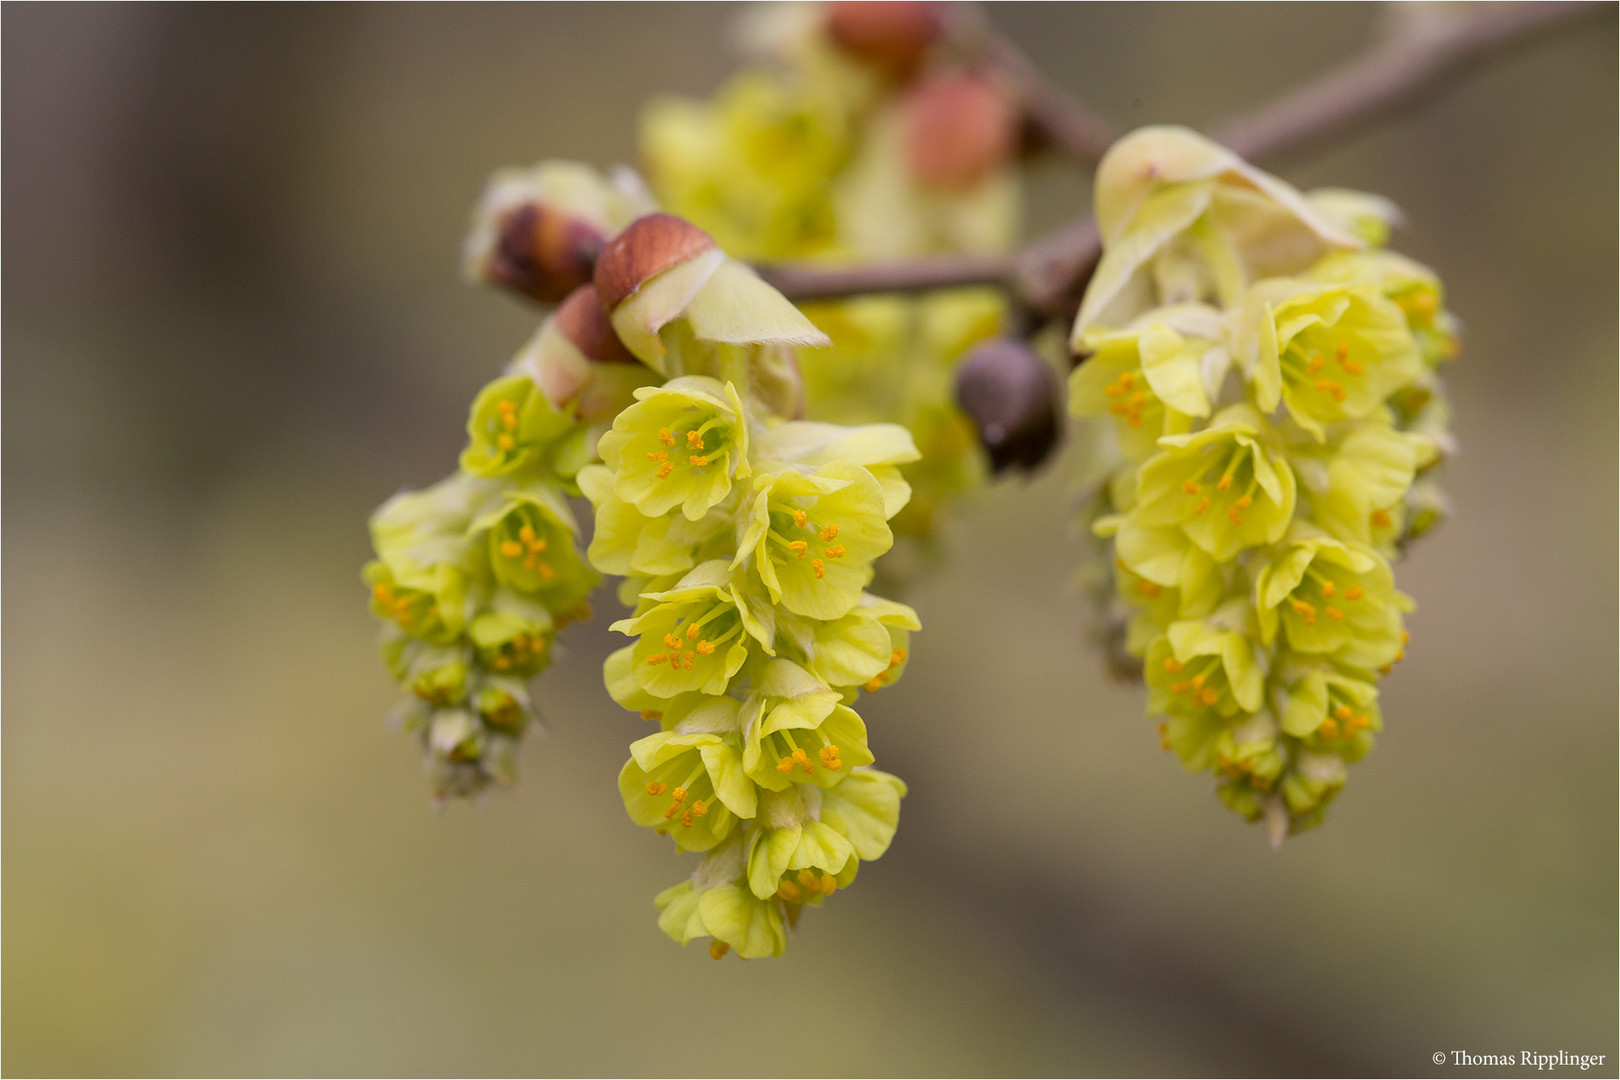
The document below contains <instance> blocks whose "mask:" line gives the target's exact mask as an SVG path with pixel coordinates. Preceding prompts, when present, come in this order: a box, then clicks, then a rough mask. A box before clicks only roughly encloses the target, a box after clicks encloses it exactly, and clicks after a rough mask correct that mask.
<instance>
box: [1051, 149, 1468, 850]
mask: <svg viewBox="0 0 1620 1080" xmlns="http://www.w3.org/2000/svg"><path fill="white" fill-rule="evenodd" d="M1390 215H1391V211H1390V208H1389V207H1388V204H1387V203H1384V202H1383V201H1382V200H1379V199H1376V198H1373V197H1370V196H1358V195H1355V194H1354V193H1350V192H1343V191H1331V192H1323V193H1318V194H1312V195H1305V194H1301V193H1300V192H1298V191H1295V190H1294V189H1293V188H1291V187H1289V186H1287V185H1286V184H1284V183H1283V182H1282V181H1280V180H1277V179H1276V178H1275V177H1271V176H1268V175H1267V174H1265V173H1262V172H1260V171H1259V170H1257V169H1254V168H1253V167H1252V166H1250V165H1248V164H1247V163H1245V162H1243V161H1241V160H1239V159H1237V158H1236V157H1235V156H1233V155H1232V154H1230V153H1229V152H1227V151H1225V150H1224V149H1222V148H1221V147H1219V146H1216V145H1215V144H1213V143H1210V142H1208V141H1207V140H1205V139H1203V138H1201V137H1200V136H1197V135H1195V134H1193V133H1192V132H1190V131H1186V130H1184V129H1180V128H1149V129H1144V130H1143V131H1140V132H1137V133H1136V134H1134V135H1131V136H1129V137H1127V138H1126V139H1124V140H1121V142H1120V143H1119V144H1117V145H1116V146H1115V148H1114V149H1113V150H1112V151H1110V153H1109V155H1108V157H1107V158H1106V159H1105V160H1104V161H1103V164H1102V166H1101V169H1100V171H1099V174H1098V184H1097V217H1098V222H1099V225H1100V227H1101V231H1102V234H1103V239H1104V254H1103V258H1102V261H1101V262H1100V264H1099V266H1098V269H1097V272H1096V275H1095V277H1094V278H1093V280H1092V283H1091V286H1090V288H1089V290H1088V292H1087V295H1086V297H1085V299H1084V302H1083V303H1082V306H1081V310H1080V315H1079V317H1078V319H1077V321H1076V324H1075V329H1074V336H1073V340H1072V345H1073V347H1074V349H1075V352H1076V353H1077V355H1079V356H1081V357H1082V361H1081V363H1080V364H1079V366H1078V367H1077V368H1076V369H1075V371H1074V374H1073V375H1072V376H1071V379H1070V409H1071V411H1072V412H1073V413H1074V414H1075V415H1076V416H1079V417H1081V418H1084V420H1085V421H1086V423H1085V425H1084V427H1085V428H1086V429H1087V431H1086V432H1085V438H1084V439H1083V440H1082V441H1083V443H1084V445H1085V447H1086V453H1085V455H1084V464H1083V469H1084V473H1085V476H1086V478H1087V481H1088V484H1089V487H1090V490H1091V491H1092V492H1093V496H1094V497H1093V498H1092V499H1091V500H1090V502H1089V506H1088V515H1089V518H1090V521H1091V532H1092V533H1093V534H1094V536H1095V537H1096V538H1098V540H1099V543H1098V544H1097V546H1096V549H1095V552H1094V561H1093V562H1092V565H1091V567H1090V569H1089V570H1088V571H1087V573H1086V576H1087V578H1088V579H1089V580H1090V581H1091V582H1092V583H1093V584H1094V586H1095V587H1096V590H1097V592H1098V593H1099V594H1100V595H1102V596H1103V597H1105V599H1104V601H1103V607H1104V610H1105V612H1106V615H1107V617H1108V618H1109V620H1110V621H1111V622H1112V623H1113V624H1114V630H1113V633H1112V637H1113V640H1114V641H1115V642H1116V643H1117V644H1118V646H1119V647H1120V648H1121V649H1122V650H1123V652H1125V653H1126V654H1128V655H1129V656H1130V657H1133V658H1135V660H1136V661H1137V662H1139V663H1140V664H1141V670H1142V671H1143V673H1144V677H1145V679H1146V682H1147V686H1148V691H1149V695H1148V708H1149V712H1150V713H1151V714H1154V715H1157V716H1160V717H1161V718H1162V722H1161V723H1160V725H1159V732H1160V738H1161V742H1162V744H1163V746H1164V748H1165V749H1166V750H1170V751H1173V752H1174V753H1175V754H1176V755H1177V756H1178V757H1179V758H1180V759H1181V761H1182V762H1183V764H1185V765H1186V766H1187V767H1188V768H1189V769H1192V770H1194V771H1199V772H1209V773H1212V774H1213V775H1214V776H1215V778H1216V782H1217V786H1216V792H1217V794H1218V795H1219V796H1220V798H1221V800H1222V801H1223V802H1224V803H1225V804H1226V805H1227V806H1229V807H1231V808H1232V809H1233V810H1235V811H1236V812H1238V813H1239V814H1241V815H1243V816H1244V817H1246V818H1248V819H1249V820H1251V821H1261V820H1263V821H1264V822H1265V823H1266V826H1267V829H1268V831H1269V834H1270V836H1271V838H1272V840H1273V842H1274V843H1275V842H1280V841H1281V839H1282V838H1283V837H1284V836H1285V835H1287V834H1288V833H1291V832H1297V831H1300V830H1303V829H1306V828H1310V827H1312V826H1314V825H1316V824H1318V823H1319V822H1320V821H1321V818H1322V814H1323V811H1324V810H1325V808H1326V806H1327V804H1328V803H1329V801H1331V800H1332V798H1333V797H1334V796H1335V795H1336V794H1337V793H1338V791H1339V790H1340V788H1342V787H1343V785H1344V782H1345V778H1346V772H1347V767H1348V766H1349V765H1350V764H1352V763H1354V762H1355V761H1357V760H1359V759H1360V758H1361V757H1362V756H1364V755H1365V754H1366V753H1367V752H1368V751H1369V750H1370V749H1371V748H1372V745H1373V740H1374V734H1375V733H1376V732H1377V731H1379V730H1381V729H1382V727H1383V718H1382V714H1381V712H1380V710H1379V708H1378V690H1377V684H1378V681H1379V680H1380V679H1381V678H1382V677H1383V676H1384V675H1387V674H1388V673H1389V672H1390V669H1391V666H1392V665H1393V664H1394V663H1395V662H1396V661H1398V660H1400V659H1401V658H1402V657H1403V656H1404V655H1405V648H1406V641H1407V633H1406V630H1405V626H1404V615H1405V614H1407V613H1409V612H1410V611H1411V610H1412V608H1413V605H1412V601H1411V600H1410V599H1409V598H1408V597H1407V596H1406V595H1404V594H1403V593H1401V592H1400V591H1399V590H1397V589H1396V588H1395V578H1394V575H1393V572H1392V570H1391V567H1390V562H1391V560H1392V559H1394V558H1396V557H1397V555H1398V554H1399V552H1400V551H1401V549H1402V548H1403V547H1404V546H1405V544H1406V543H1407V542H1408V541H1410V540H1412V539H1415V538H1416V537H1417V536H1419V535H1421V534H1422V533H1424V532H1426V531H1427V530H1428V529H1429V528H1431V527H1432V526H1433V525H1434V524H1435V523H1436V521H1437V520H1438V519H1439V517H1440V516H1441V514H1442V513H1443V508H1444V499H1443V497H1442V496H1441V495H1440V493H1439V490H1438V487H1437V486H1436V482H1435V480H1434V475H1433V470H1434V467H1435V466H1436V465H1438V464H1439V463H1440V461H1441V460H1442V459H1443V457H1444V456H1445V453H1446V452H1447V451H1448V450H1449V449H1450V447H1451V438H1450V435H1449V433H1448V431H1447V416H1448V413H1447V407H1446V403H1445V397H1444V392H1443V388H1442V386H1441V381H1440V376H1439V374H1438V368H1439V366H1440V365H1441V364H1442V363H1443V362H1444V361H1446V360H1449V359H1451V357H1452V356H1453V355H1454V354H1455V351H1456V325H1455V321H1454V320H1453V318H1452V317H1451V316H1450V315H1449V314H1448V313H1446V311H1445V310H1444V304H1443V296H1442V292H1441V288H1440V283H1439V281H1438V279H1437V278H1436V277H1435V275H1434V274H1433V273H1432V272H1431V271H1429V270H1428V269H1426V268H1424V267H1421V266H1419V265H1417V264H1415V263H1413V262H1410V261H1409V260H1406V259H1404V258H1402V257H1401V256H1399V255H1396V254H1394V253H1392V252H1389V251H1387V250H1384V249H1383V248H1382V247H1381V246H1380V245H1381V244H1382V243H1383V241H1384V239H1385V238H1386V237H1387V234H1388V223H1389V219H1390Z"/></svg>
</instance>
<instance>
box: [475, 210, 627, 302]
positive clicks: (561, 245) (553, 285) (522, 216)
mask: <svg viewBox="0 0 1620 1080" xmlns="http://www.w3.org/2000/svg"><path fill="white" fill-rule="evenodd" d="M494 240H495V243H494V245H493V247H492V248H491V249H490V250H489V251H487V252H486V253H485V254H484V257H483V259H482V260H481V262H480V264H479V266H478V276H479V277H481V278H483V279H484V280H485V281H489V282H492V283H494V284H496V285H503V286H505V287H506V288H509V289H512V290H514V291H516V292H520V293H522V294H523V295H524V296H528V297H531V298H533V299H535V300H540V301H543V302H546V303H550V302H552V301H555V300H561V299H562V298H563V297H565V296H567V295H568V294H569V293H570V292H572V291H573V290H574V289H577V288H579V286H581V285H583V284H585V283H586V282H588V281H590V280H591V267H592V266H593V265H594V264H595V262H596V253H597V252H598V251H600V250H602V244H603V242H604V241H606V240H607V237H606V236H604V235H602V232H601V230H599V229H598V228H597V227H596V226H594V225H592V224H590V223H589V222H585V221H581V220H579V219H578V218H575V217H571V216H569V215H568V214H565V213H563V212H562V211H560V210H557V209H555V208H552V207H548V206H545V205H543V204H541V203H534V202H528V203H522V204H519V205H517V206H514V207H511V208H510V209H508V210H506V211H505V212H503V213H502V214H501V217H500V223H499V225H498V227H497V228H496V231H495V237H494Z"/></svg>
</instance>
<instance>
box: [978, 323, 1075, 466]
mask: <svg viewBox="0 0 1620 1080" xmlns="http://www.w3.org/2000/svg"><path fill="white" fill-rule="evenodd" d="M956 403H957V405H958V406H960V407H961V409H962V411H963V412H965V413H967V415H968V419H970V420H972V421H973V426H974V428H975V429H976V430H977V431H978V433H979V441H980V442H981V443H983V444H984V448H985V450H986V451H987V452H988V453H989V454H990V468H991V470H992V471H993V472H997V473H1000V472H1003V471H1004V470H1006V469H1007V468H1009V467H1010V466H1013V465H1016V466H1018V467H1019V468H1020V469H1022V470H1024V471H1025V472H1029V471H1031V470H1033V469H1034V468H1035V467H1036V466H1038V465H1040V464H1041V462H1043V461H1045V460H1046V459H1047V457H1048V456H1050V454H1051V453H1052V449H1053V447H1055V446H1056V445H1057V442H1058V436H1059V433H1060V431H1061V430H1062V424H1061V418H1060V416H1059V414H1058V407H1059V402H1058V380H1057V374H1056V373H1055V372H1054V371H1053V370H1052V368H1051V366H1050V365H1048V364H1047V363H1046V361H1044V360H1042V359H1041V358H1040V357H1039V356H1037V355H1036V354H1035V352H1034V350H1032V349H1031V348H1030V347H1029V346H1028V345H1026V344H1024V343H1023V342H1021V341H1012V340H1009V339H1006V338H997V339H994V340H992V341H987V342H985V343H984V344H982V345H980V346H978V347H977V348H975V349H974V350H973V351H972V352H970V353H968V355H967V356H966V357H965V358H964V359H963V360H962V363H961V364H960V365H959V366H958V367H957V369H956Z"/></svg>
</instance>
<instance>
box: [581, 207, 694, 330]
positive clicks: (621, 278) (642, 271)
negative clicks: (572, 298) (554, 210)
mask: <svg viewBox="0 0 1620 1080" xmlns="http://www.w3.org/2000/svg"><path fill="white" fill-rule="evenodd" d="M713 247H714V238H713V237H711V236H710V235H709V234H708V233H706V232H704V231H703V230H702V229H700V228H698V227H697V226H696V225H693V224H692V223H691V222H690V221H687V220H686V219H685V218H680V217H676V216H675V215H674V214H648V215H647V216H645V217H640V218H637V219H636V220H635V221H633V222H631V223H630V227H629V228H627V229H625V230H624V232H622V233H620V234H619V235H618V236H616V237H614V238H613V240H612V241H611V242H610V243H609V244H608V245H607V246H606V247H605V248H603V249H602V253H601V255H600V257H599V258H598V259H597V261H596V274H595V283H596V295H597V298H598V299H599V300H600V301H601V303H602V308H603V310H604V311H608V312H611V311H612V310H613V309H614V308H616V307H618V306H619V305H620V304H621V303H623V302H624V300H625V299H626V298H628V297H629V296H631V295H632V294H634V293H635V292H636V291H637V290H638V289H640V288H641V286H642V285H644V284H646V282H647V280H648V279H649V278H651V277H653V276H655V275H657V274H661V273H663V272H664V271H665V270H669V269H671V268H672V267H676V266H679V265H680V264H681V263H684V262H686V261H687V260H689V259H692V258H694V257H696V256H698V255H701V254H703V253H704V252H705V251H708V250H709V249H711V248H713Z"/></svg>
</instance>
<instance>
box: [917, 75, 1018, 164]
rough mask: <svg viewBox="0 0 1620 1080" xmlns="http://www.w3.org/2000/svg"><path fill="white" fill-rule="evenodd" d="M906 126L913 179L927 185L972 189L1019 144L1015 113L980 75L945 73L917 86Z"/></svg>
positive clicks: (1004, 98)
mask: <svg viewBox="0 0 1620 1080" xmlns="http://www.w3.org/2000/svg"><path fill="white" fill-rule="evenodd" d="M906 123H907V131H906V157H907V162H908V163H909V165H910V167H911V175H912V178H913V179H915V180H916V181H917V182H918V183H919V184H923V185H926V186H928V187H935V188H946V189H961V188H968V187H972V186H973V185H974V184H977V183H978V182H979V181H981V180H983V179H984V178H985V177H987V176H989V175H990V174H991V173H992V172H994V171H995V170H996V169H997V168H998V167H999V166H1000V165H1001V164H1002V163H1003V162H1005V161H1006V160H1007V159H1008V158H1009V157H1011V156H1012V153H1013V150H1014V149H1015V148H1016V146H1017V140H1018V112H1017V110H1016V109H1015V108H1013V103H1012V102H1011V101H1010V100H1009V99H1008V98H1007V96H1006V95H1005V94H1004V93H1003V92H1002V91H1001V90H1000V89H999V88H998V87H996V85H995V84H994V83H992V82H990V81H989V80H988V79H984V78H981V77H979V76H977V75H971V74H967V73H957V74H953V75H943V76H940V77H938V78H935V79H930V80H928V81H927V82H924V83H923V84H921V85H920V86H918V87H917V88H916V89H915V90H913V91H912V93H911V97H910V99H909V100H908V101H907V102H906Z"/></svg>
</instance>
